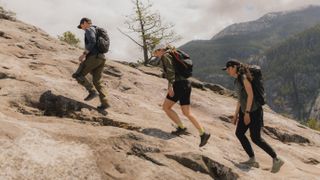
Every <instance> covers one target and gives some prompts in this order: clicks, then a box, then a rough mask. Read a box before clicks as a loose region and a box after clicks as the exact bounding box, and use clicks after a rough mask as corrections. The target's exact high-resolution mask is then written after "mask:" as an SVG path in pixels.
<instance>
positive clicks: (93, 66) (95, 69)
mask: <svg viewBox="0 0 320 180" xmlns="http://www.w3.org/2000/svg"><path fill="white" fill-rule="evenodd" d="M78 28H79V29H82V30H84V31H85V35H84V36H85V38H84V41H85V50H84V52H83V54H82V55H81V56H80V57H79V61H80V62H81V63H80V65H79V68H78V69H77V71H76V72H75V73H74V74H73V75H72V77H74V78H75V79H76V80H77V81H78V83H79V84H81V85H82V86H84V87H85V88H86V90H87V91H88V92H89V95H88V96H87V97H86V98H85V99H84V100H85V101H90V100H92V99H94V98H95V97H97V96H98V94H97V92H96V90H97V91H98V93H99V97H100V102H101V105H100V106H98V110H105V109H106V108H108V107H109V104H108V101H107V89H106V87H105V85H104V83H102V81H101V77H102V71H103V67H104V65H105V62H106V58H105V56H104V54H103V53H101V52H100V51H99V49H98V46H97V38H96V27H95V26H93V25H92V22H91V20H90V19H89V18H82V19H81V20H80V24H79V25H78ZM88 73H90V74H92V82H93V85H92V83H91V82H89V81H88V79H87V78H86V77H85V76H86V75H87V74H88ZM93 86H94V87H95V89H96V90H95V89H94V87H93Z"/></svg>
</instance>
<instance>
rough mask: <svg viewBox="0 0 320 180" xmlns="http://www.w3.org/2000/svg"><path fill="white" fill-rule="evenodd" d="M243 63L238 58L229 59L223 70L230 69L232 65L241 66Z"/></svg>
mask: <svg viewBox="0 0 320 180" xmlns="http://www.w3.org/2000/svg"><path fill="white" fill-rule="evenodd" d="M240 64H241V63H240V62H239V61H238V60H236V59H229V61H228V62H227V63H226V66H225V67H223V68H222V70H224V71H225V70H226V69H228V67H231V66H239V65H240Z"/></svg>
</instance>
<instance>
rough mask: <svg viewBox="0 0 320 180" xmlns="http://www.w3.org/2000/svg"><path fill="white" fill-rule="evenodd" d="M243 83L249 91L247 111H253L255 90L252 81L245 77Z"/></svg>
mask: <svg viewBox="0 0 320 180" xmlns="http://www.w3.org/2000/svg"><path fill="white" fill-rule="evenodd" d="M243 85H244V88H245V90H246V92H247V95H248V97H247V106H246V109H245V110H246V111H251V107H252V103H253V90H252V86H251V83H250V81H249V80H248V79H247V78H244V79H243Z"/></svg>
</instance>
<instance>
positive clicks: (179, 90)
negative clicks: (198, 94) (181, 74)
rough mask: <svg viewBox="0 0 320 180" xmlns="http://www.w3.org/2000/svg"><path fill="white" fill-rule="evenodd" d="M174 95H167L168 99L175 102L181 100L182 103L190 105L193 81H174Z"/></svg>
mask: <svg viewBox="0 0 320 180" xmlns="http://www.w3.org/2000/svg"><path fill="white" fill-rule="evenodd" d="M173 91H174V96H173V97H170V96H169V95H167V99H169V100H171V101H173V102H178V101H179V102H180V105H181V106H183V105H190V95H191V83H190V82H189V81H188V80H184V81H176V82H174V83H173Z"/></svg>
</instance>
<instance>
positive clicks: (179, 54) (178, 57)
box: [169, 50, 193, 78]
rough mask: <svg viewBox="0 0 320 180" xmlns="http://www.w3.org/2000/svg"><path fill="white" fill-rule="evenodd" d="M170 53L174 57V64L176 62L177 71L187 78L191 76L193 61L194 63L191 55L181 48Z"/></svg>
mask: <svg viewBox="0 0 320 180" xmlns="http://www.w3.org/2000/svg"><path fill="white" fill-rule="evenodd" d="M169 53H170V55H171V56H172V57H173V59H174V63H173V64H174V68H175V71H176V73H177V74H179V75H181V76H183V77H185V78H189V77H191V76H192V68H193V63H192V60H191V59H190V56H189V55H188V54H187V53H185V52H183V51H181V50H176V51H170V52H169Z"/></svg>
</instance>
